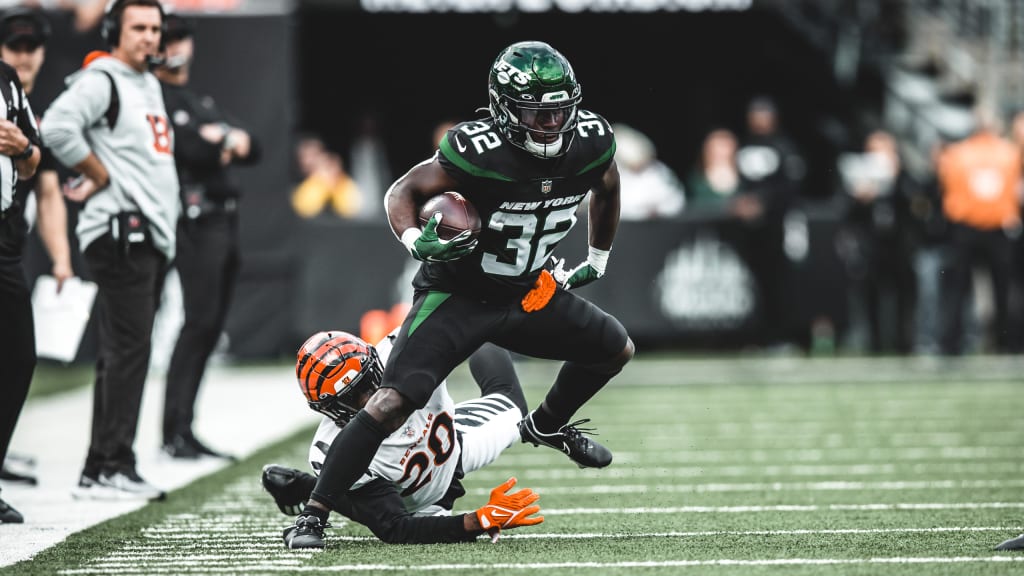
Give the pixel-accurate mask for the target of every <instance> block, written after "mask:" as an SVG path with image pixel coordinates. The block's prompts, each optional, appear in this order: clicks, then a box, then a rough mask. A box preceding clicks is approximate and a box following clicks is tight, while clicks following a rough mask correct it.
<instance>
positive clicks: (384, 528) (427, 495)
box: [261, 331, 543, 548]
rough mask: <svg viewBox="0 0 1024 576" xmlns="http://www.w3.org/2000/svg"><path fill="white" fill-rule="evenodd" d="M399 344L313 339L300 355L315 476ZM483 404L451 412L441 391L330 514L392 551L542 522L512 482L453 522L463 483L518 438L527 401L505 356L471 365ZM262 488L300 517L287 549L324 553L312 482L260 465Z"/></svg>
mask: <svg viewBox="0 0 1024 576" xmlns="http://www.w3.org/2000/svg"><path fill="white" fill-rule="evenodd" d="M395 337H396V334H395V333H394V332H392V333H391V334H389V335H388V337H386V338H385V339H384V340H383V341H382V342H380V343H379V344H378V345H377V346H371V345H369V344H367V343H366V342H364V341H363V340H361V339H359V338H357V337H356V336H353V335H352V334H349V333H346V332H338V331H332V332H320V333H317V334H314V335H313V336H311V337H310V338H309V339H308V340H306V342H305V343H304V344H303V345H302V347H301V348H300V349H299V352H298V358H297V361H296V367H295V372H296V376H297V377H298V382H299V387H300V389H301V391H302V392H303V395H304V396H305V397H306V400H307V401H308V402H309V406H310V408H312V409H313V410H315V411H317V412H319V413H321V414H323V415H324V418H323V420H322V421H321V422H320V426H319V427H318V428H317V431H316V434H315V436H314V438H313V442H312V444H311V446H310V449H309V463H310V465H311V467H312V468H313V471H314V472H316V473H319V471H320V469H321V467H322V466H323V461H324V458H325V457H326V454H327V451H328V449H329V448H330V447H331V444H332V442H333V441H334V439H335V437H337V435H338V434H339V432H341V429H342V428H343V427H344V426H345V424H347V423H348V421H349V419H351V418H352V416H353V415H355V414H356V412H358V411H359V409H360V408H361V407H362V406H363V404H365V403H366V401H367V400H368V399H369V397H370V396H371V395H372V394H373V392H374V391H376V389H377V387H378V386H379V385H380V381H381V378H382V375H383V363H384V362H387V358H388V355H389V354H390V351H391V345H392V342H393V341H394V339H395ZM469 366H470V371H471V373H472V374H473V377H474V378H475V379H476V381H477V383H478V384H479V385H480V389H481V397H480V398H477V399H474V400H470V401H467V402H462V403H459V404H455V402H454V401H453V400H452V398H451V396H450V395H449V394H448V389H447V386H446V385H445V383H443V382H442V383H441V385H440V386H438V387H437V388H436V389H435V390H434V393H433V395H432V396H431V398H430V400H429V401H428V402H427V404H426V406H424V407H423V408H421V409H419V410H416V411H415V412H413V413H412V414H411V415H410V416H409V418H408V419H407V420H406V421H405V423H404V425H403V426H401V427H400V428H399V429H398V430H396V431H395V432H394V433H392V434H391V435H390V436H388V437H387V438H386V439H385V440H384V442H383V443H382V444H381V446H380V448H379V449H378V450H377V453H376V455H375V456H374V459H373V461H372V462H371V463H370V467H369V469H368V470H367V471H366V473H365V474H363V476H362V477H361V478H360V479H359V481H357V482H356V483H355V484H354V485H353V486H352V488H351V489H350V490H349V491H348V492H347V493H346V494H345V497H344V500H343V501H342V502H339V503H338V507H337V508H335V510H336V511H338V512H339V513H341V514H342V515H344V516H346V517H348V518H350V519H352V520H354V521H356V522H359V523H361V524H364V525H365V526H367V527H368V528H369V529H370V530H371V531H372V532H373V533H374V534H375V535H376V536H377V537H378V538H380V539H381V540H383V541H385V542H389V543H402V544H415V543H423V544H425V543H436V542H463V541H471V540H475V539H476V538H477V536H479V535H480V534H482V533H484V532H488V533H490V534H491V536H492V537H493V538H496V537H497V534H498V532H500V529H501V528H515V527H517V526H527V525H533V524H539V523H540V522H542V521H543V517H542V516H534V515H535V514H536V513H537V512H539V511H540V507H539V506H537V505H536V504H535V502H536V501H537V499H538V498H539V496H538V495H537V494H536V493H535V492H533V491H532V490H529V489H523V490H519V491H517V492H515V493H513V494H506V492H507V491H508V490H509V489H510V488H512V486H514V485H515V479H514V478H510V479H509V480H508V481H507V482H505V483H504V484H502V485H501V486H498V487H497V488H495V489H494V490H493V491H492V492H491V498H490V501H489V502H488V503H487V504H486V505H484V506H483V507H481V508H480V509H478V510H476V511H475V512H474V513H469V514H463V515H460V516H452V515H451V510H452V506H453V504H454V501H455V499H456V498H459V497H460V496H462V495H464V494H465V490H464V489H463V487H462V484H461V483H460V479H461V478H462V477H463V476H464V475H465V474H468V473H470V472H473V471H474V470H479V469H480V468H482V467H484V466H486V465H487V464H490V463H491V462H493V461H494V460H495V459H496V458H497V457H498V455H499V454H501V452H502V451H503V450H504V449H505V448H508V447H509V446H511V445H512V444H513V443H514V442H515V441H517V440H519V430H518V426H517V425H518V423H519V421H520V420H522V418H523V415H524V414H526V412H527V404H526V399H525V397H524V396H523V391H522V388H521V387H520V384H519V380H518V378H517V377H516V374H515V368H514V367H513V365H512V359H511V356H510V355H509V353H508V352H507V351H505V350H504V349H501V348H498V347H496V346H493V345H490V344H488V345H485V346H484V347H482V348H480V349H479V350H478V351H477V352H476V353H474V354H473V356H471V357H470V359H469ZM261 480H262V483H263V486H264V487H265V488H266V489H267V491H268V492H270V494H271V495H272V496H273V497H274V501H275V502H276V503H277V505H278V508H280V509H281V511H282V512H283V513H285V514H290V515H296V514H297V515H298V518H297V519H296V521H295V524H294V525H292V526H289V527H288V528H287V529H286V530H285V532H284V541H285V545H286V546H287V547H289V548H323V547H324V537H323V531H324V528H327V527H329V526H330V525H329V524H328V523H327V518H326V514H321V513H319V512H321V511H320V510H319V509H317V508H311V507H308V506H306V505H305V504H306V501H307V500H308V499H309V495H310V492H312V490H313V487H314V486H315V485H316V476H314V475H312V474H309V473H306V472H303V471H300V470H296V469H294V468H286V467H283V466H279V465H276V464H271V465H267V466H265V467H264V469H263V474H262V478H261Z"/></svg>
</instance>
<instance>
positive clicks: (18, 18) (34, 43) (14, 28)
mask: <svg viewBox="0 0 1024 576" xmlns="http://www.w3.org/2000/svg"><path fill="white" fill-rule="evenodd" d="M49 37H50V23H49V22H48V21H47V20H46V17H45V16H43V15H42V13H40V12H38V11H36V10H32V9H26V8H20V7H19V8H12V9H10V10H7V11H6V12H4V13H3V14H2V15H0V44H4V45H6V46H14V45H16V44H19V43H24V44H27V45H28V46H30V47H31V48H33V49H35V48H38V47H39V46H42V45H43V44H46V40H47V39H49Z"/></svg>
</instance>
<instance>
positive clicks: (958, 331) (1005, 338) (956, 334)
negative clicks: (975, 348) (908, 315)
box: [942, 224, 1013, 355]
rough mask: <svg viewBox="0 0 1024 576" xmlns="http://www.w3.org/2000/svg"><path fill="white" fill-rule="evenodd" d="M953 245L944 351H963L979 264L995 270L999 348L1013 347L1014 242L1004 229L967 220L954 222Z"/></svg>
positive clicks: (945, 352) (944, 331) (943, 336)
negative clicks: (967, 301) (981, 226)
mask: <svg viewBox="0 0 1024 576" xmlns="http://www.w3.org/2000/svg"><path fill="white" fill-rule="evenodd" d="M951 230H952V240H951V242H950V246H949V269H948V271H949V273H948V274H947V281H946V284H945V286H944V288H945V289H946V291H947V293H946V297H947V299H945V300H944V301H943V306H942V308H943V310H944V312H945V322H944V323H943V328H942V330H943V335H942V352H943V353H944V354H950V355H955V354H959V353H961V352H962V350H961V347H962V340H963V330H964V327H963V326H964V325H963V310H964V304H965V299H966V298H967V294H969V293H970V287H971V278H972V272H973V270H974V266H975V265H976V264H985V265H986V266H987V267H988V269H989V271H990V273H991V274H992V291H993V292H994V294H993V298H994V300H995V327H994V329H995V343H996V351H997V352H1007V351H1008V349H1009V342H1010V332H1009V322H1008V319H1009V313H1010V309H1009V308H1010V307H1009V303H1010V272H1011V268H1012V266H1013V244H1012V243H1011V242H1010V239H1009V238H1008V237H1007V236H1006V232H1004V231H1003V230H1002V229H995V230H979V229H977V228H972V227H970V226H965V225H963V224H953V225H952V226H951Z"/></svg>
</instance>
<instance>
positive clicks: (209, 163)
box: [174, 126, 220, 170]
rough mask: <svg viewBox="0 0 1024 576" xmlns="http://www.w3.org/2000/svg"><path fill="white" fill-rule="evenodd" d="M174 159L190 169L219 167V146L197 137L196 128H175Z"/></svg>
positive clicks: (197, 129)
mask: <svg viewBox="0 0 1024 576" xmlns="http://www.w3.org/2000/svg"><path fill="white" fill-rule="evenodd" d="M174 159H175V160H177V161H178V162H179V163H181V164H183V165H185V166H187V167H189V168H190V169H197V168H198V169H206V170H209V169H215V168H218V167H220V144H213V143H211V142H208V141H207V140H206V139H204V138H203V137H202V136H200V135H199V127H198V126H175V128H174Z"/></svg>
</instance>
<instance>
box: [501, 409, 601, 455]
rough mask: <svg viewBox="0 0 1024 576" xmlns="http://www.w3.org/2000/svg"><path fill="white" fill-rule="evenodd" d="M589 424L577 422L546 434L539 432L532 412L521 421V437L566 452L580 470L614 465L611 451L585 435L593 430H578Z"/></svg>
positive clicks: (531, 442)
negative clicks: (580, 426)
mask: <svg viewBox="0 0 1024 576" xmlns="http://www.w3.org/2000/svg"><path fill="white" fill-rule="evenodd" d="M587 422H590V420H589V419H583V420H577V421H575V422H573V423H571V424H566V425H565V426H562V427H561V428H559V429H558V431H557V432H554V433H551V434H544V433H541V432H539V431H538V430H537V427H536V425H534V423H533V412H530V413H529V414H527V415H526V418H523V419H522V420H520V421H519V437H520V438H522V441H523V442H524V443H525V442H529V443H530V444H533V445H534V446H542V445H543V446H548V447H550V448H554V449H555V450H560V451H561V452H564V453H565V455H566V456H568V457H569V459H570V460H572V461H573V462H575V463H576V465H577V466H579V467H580V468H604V467H605V466H607V465H609V464H611V463H612V453H611V450H608V449H607V448H605V447H604V446H602V445H600V444H598V443H597V442H596V441H594V440H593V439H591V438H588V437H586V436H584V435H583V433H584V432H593V430H592V429H586V428H577V426H579V425H580V424H586V423H587Z"/></svg>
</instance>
